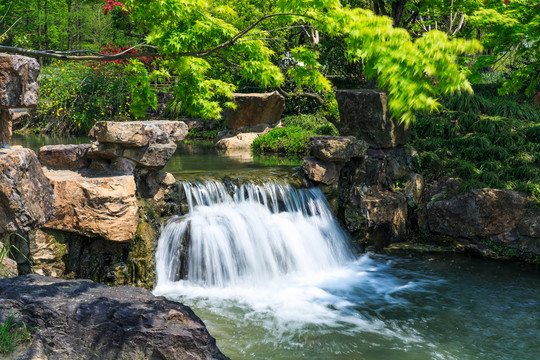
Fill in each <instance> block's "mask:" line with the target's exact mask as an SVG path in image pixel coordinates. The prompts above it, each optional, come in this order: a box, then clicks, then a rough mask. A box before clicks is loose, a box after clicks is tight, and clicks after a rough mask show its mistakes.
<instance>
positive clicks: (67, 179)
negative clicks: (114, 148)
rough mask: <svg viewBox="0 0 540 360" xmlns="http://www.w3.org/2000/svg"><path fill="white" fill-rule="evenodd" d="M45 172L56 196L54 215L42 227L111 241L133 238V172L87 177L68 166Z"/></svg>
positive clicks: (135, 209)
mask: <svg viewBox="0 0 540 360" xmlns="http://www.w3.org/2000/svg"><path fill="white" fill-rule="evenodd" d="M45 175H46V176H47V178H48V179H49V181H50V182H51V184H52V186H53V189H54V194H55V197H56V218H55V219H54V220H52V221H49V222H48V223H47V224H45V227H48V228H52V229H59V230H66V231H72V232H75V233H78V234H81V235H85V236H89V237H95V236H100V237H103V238H105V239H107V240H111V241H131V240H132V239H133V237H134V235H135V232H136V230H137V214H138V212H137V211H138V203H137V199H136V197H135V180H134V178H133V175H122V176H103V177H96V176H93V177H86V176H84V175H83V174H81V173H77V172H73V171H67V170H55V171H53V170H50V171H47V172H46V173H45Z"/></svg>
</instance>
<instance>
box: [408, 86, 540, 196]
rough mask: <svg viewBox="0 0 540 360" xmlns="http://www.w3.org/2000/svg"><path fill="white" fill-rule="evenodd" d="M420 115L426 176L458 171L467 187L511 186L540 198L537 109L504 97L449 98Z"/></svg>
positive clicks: (419, 143) (418, 133)
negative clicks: (440, 106) (439, 107)
mask: <svg viewBox="0 0 540 360" xmlns="http://www.w3.org/2000/svg"><path fill="white" fill-rule="evenodd" d="M444 104H445V105H446V106H447V108H446V109H444V110H443V111H442V112H441V113H440V114H437V115H427V114H424V115H422V116H419V117H418V121H417V123H416V124H415V127H414V128H413V146H414V147H415V148H417V149H418V150H420V163H421V167H422V169H423V171H424V172H425V174H426V175H427V176H434V177H438V176H440V175H450V176H458V177H459V178H461V179H462V180H463V184H462V186H463V190H469V189H474V188H482V187H489V188H507V189H514V190H518V191H524V192H528V193H529V194H531V195H533V196H535V197H536V198H537V199H540V185H539V184H540V116H539V115H538V114H539V109H538V108H537V107H536V108H533V107H531V106H530V105H527V104H520V103H518V102H516V101H515V100H512V99H508V98H501V97H492V98H489V97H483V96H481V95H475V96H471V97H463V98H462V99H458V98H448V99H445V100H444Z"/></svg>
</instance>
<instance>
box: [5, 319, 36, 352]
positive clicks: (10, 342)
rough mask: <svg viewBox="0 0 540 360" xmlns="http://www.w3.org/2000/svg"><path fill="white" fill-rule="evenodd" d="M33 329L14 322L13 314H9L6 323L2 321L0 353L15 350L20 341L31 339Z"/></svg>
mask: <svg viewBox="0 0 540 360" xmlns="http://www.w3.org/2000/svg"><path fill="white" fill-rule="evenodd" d="M31 335H32V330H31V329H28V328H27V327H26V324H24V323H22V325H19V324H16V323H14V322H13V315H9V316H8V318H7V319H6V321H5V322H4V323H0V353H2V354H7V353H9V352H12V351H14V350H15V349H16V348H17V346H18V345H19V344H20V343H24V342H28V341H30V338H31Z"/></svg>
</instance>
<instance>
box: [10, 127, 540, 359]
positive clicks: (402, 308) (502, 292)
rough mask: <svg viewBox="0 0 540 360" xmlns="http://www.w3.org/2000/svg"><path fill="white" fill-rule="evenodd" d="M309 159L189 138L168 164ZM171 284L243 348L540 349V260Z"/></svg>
mask: <svg viewBox="0 0 540 360" xmlns="http://www.w3.org/2000/svg"><path fill="white" fill-rule="evenodd" d="M85 142H87V138H84V137H83V138H66V137H43V136H27V137H25V136H18V135H15V136H14V138H13V141H12V144H16V145H23V146H26V147H30V148H33V149H34V150H37V149H38V148H39V146H43V145H48V144H59V143H62V144H67V143H85ZM299 164H300V161H299V159H283V158H278V157H252V156H250V155H245V154H244V155H240V154H222V153H218V152H217V151H216V150H215V149H214V148H213V146H212V144H211V143H185V144H179V148H178V151H177V153H176V154H175V156H174V157H173V159H171V161H170V163H169V164H168V165H167V167H166V170H167V171H169V172H172V173H174V174H175V175H176V176H177V177H182V176H184V175H186V176H189V177H191V176H192V174H207V175H208V174H212V175H215V176H223V175H227V174H238V173H244V174H247V175H249V176H254V177H265V176H268V174H270V175H273V176H276V177H279V176H282V175H283V174H287V173H290V172H291V171H292V169H293V167H294V166H297V165H299ZM263 175H264V176H263ZM267 231H269V232H270V231H272V230H271V229H268V230H267ZM162 294H164V295H167V296H168V297H169V298H171V299H176V300H179V301H181V302H183V303H185V304H186V305H188V306H190V307H191V308H192V309H193V310H194V311H195V313H196V314H197V315H198V316H199V317H201V318H202V319H203V321H204V322H205V323H206V325H207V326H208V328H209V330H210V333H211V334H212V335H213V336H214V337H215V338H216V339H217V344H218V346H219V347H220V349H222V351H223V352H224V353H225V354H226V355H227V356H229V357H231V358H232V359H351V360H353V359H355V360H356V359H358V360H361V359H366V360H367V359H377V360H378V359H383V360H386V359H405V360H407V359H411V360H417V359H418V360H422V359H426V360H427V359H486V360H487V359H489V360H491V359H501V360H502V359H523V360H528V359H531V360H533V359H538V358H540V270H539V268H538V267H534V266H524V265H519V264H511V263H504V262H493V261H486V260H480V259H471V258H468V257H465V256H458V255H445V256H422V257H414V256H407V257H396V256H383V255H375V254H370V255H359V256H357V257H356V258H355V259H354V260H352V261H350V262H347V263H345V264H343V266H342V267H341V268H339V269H338V270H336V271H333V272H328V273H314V274H311V275H308V276H303V277H294V276H291V277H287V278H283V279H278V280H276V281H273V282H268V283H262V284H259V286H252V287H229V288H215V287H213V288H205V287H201V286H189V284H183V285H182V286H180V287H176V288H169V289H164V290H163V291H162Z"/></svg>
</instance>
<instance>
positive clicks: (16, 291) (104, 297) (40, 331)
mask: <svg viewBox="0 0 540 360" xmlns="http://www.w3.org/2000/svg"><path fill="white" fill-rule="evenodd" d="M11 315H12V316H13V322H14V323H16V324H19V325H20V324H22V323H24V324H26V326H27V328H29V329H33V330H32V336H31V340H30V342H29V343H26V344H24V343H23V346H24V347H22V348H19V349H18V350H17V352H16V353H15V354H13V355H14V357H13V358H14V359H15V358H17V359H51V360H52V359H55V360H71V359H103V360H113V359H170V360H176V359H178V360H186V359H217V360H221V359H228V358H227V357H226V356H225V355H223V354H222V353H221V351H219V349H218V348H217V346H216V340H215V339H214V338H213V337H212V336H211V335H210V334H209V333H208V330H207V329H206V327H205V326H204V323H203V322H202V321H201V319H199V318H198V317H197V315H195V314H194V313H193V311H192V310H191V309H190V308H188V307H187V306H184V305H182V304H180V303H178V302H175V301H170V300H166V299H165V298H163V297H156V296H154V295H152V293H151V292H149V291H148V290H144V289H141V288H136V287H128V286H120V287H109V286H106V285H102V284H98V283H94V282H92V281H89V280H70V281H67V280H59V279H54V278H50V277H44V276H40V275H26V276H19V277H16V278H11V279H7V278H6V279H3V278H0V322H2V323H3V322H5V321H6V320H7V317H8V316H11Z"/></svg>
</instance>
